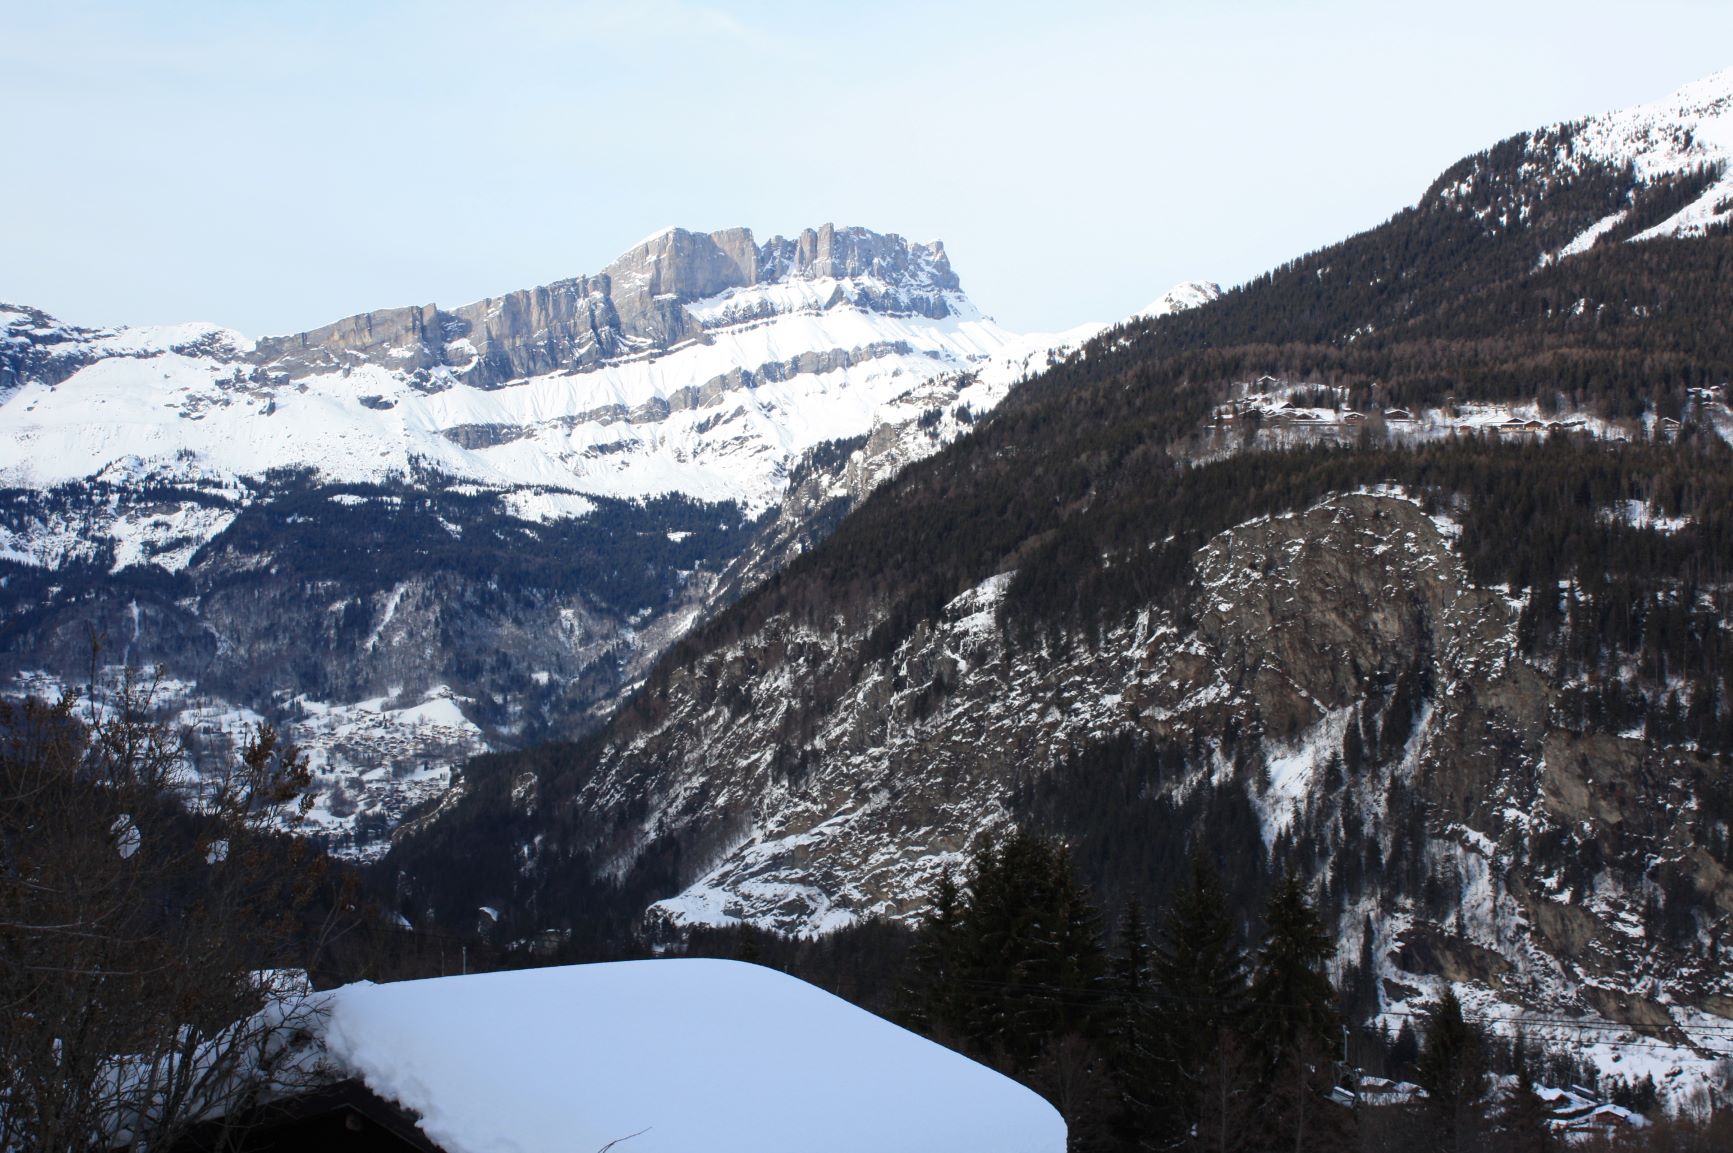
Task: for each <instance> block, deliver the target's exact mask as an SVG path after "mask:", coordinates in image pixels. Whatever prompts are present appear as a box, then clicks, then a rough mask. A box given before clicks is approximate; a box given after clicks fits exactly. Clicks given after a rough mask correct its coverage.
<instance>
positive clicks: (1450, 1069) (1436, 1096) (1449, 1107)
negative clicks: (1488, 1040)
mask: <svg viewBox="0 0 1733 1153" xmlns="http://www.w3.org/2000/svg"><path fill="white" fill-rule="evenodd" d="M1417 1073H1418V1076H1419V1078H1420V1084H1421V1087H1423V1088H1424V1089H1425V1090H1426V1092H1427V1095H1428V1101H1427V1104H1428V1106H1429V1108H1430V1110H1431V1113H1432V1119H1433V1132H1434V1134H1435V1137H1436V1140H1437V1147H1438V1148H1439V1150H1441V1151H1442V1153H1465V1151H1466V1150H1469V1149H1472V1148H1474V1147H1475V1143H1476V1140H1477V1139H1478V1137H1479V1128H1480V1125H1479V1109H1480V1106H1481V1099H1482V1098H1483V1097H1484V1096H1485V1094H1486V1083H1487V1059H1486V1045H1485V1042H1484V1041H1483V1040H1482V1038H1481V1036H1480V1032H1479V1031H1478V1030H1477V1029H1475V1027H1474V1026H1473V1025H1471V1024H1469V1022H1468V1021H1467V1020H1466V1019H1465V1018H1464V1017H1463V1015H1462V1003H1461V1002H1460V1001H1458V1000H1457V999H1456V992H1455V990H1453V989H1450V988H1448V987H1447V988H1446V989H1445V990H1444V996H1443V997H1441V998H1440V999H1439V1002H1438V1005H1437V1006H1436V1007H1435V1008H1434V1009H1433V1011H1432V1013H1431V1015H1430V1017H1429V1018H1428V1020H1427V1023H1426V1041H1425V1044H1424V1045H1423V1046H1422V1047H1421V1050H1420V1061H1419V1066H1418V1070H1417Z"/></svg>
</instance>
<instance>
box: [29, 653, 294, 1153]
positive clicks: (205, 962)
mask: <svg viewBox="0 0 1733 1153" xmlns="http://www.w3.org/2000/svg"><path fill="white" fill-rule="evenodd" d="M152 696H153V689H152V686H151V685H150V684H148V683H145V682H142V681H141V680H139V678H137V677H136V676H134V675H131V674H128V675H127V677H126V678H125V680H124V682H123V683H122V684H121V685H120V686H119V687H118V689H117V690H116V691H115V693H114V694H113V699H112V701H111V702H109V703H108V704H107V705H106V706H104V707H100V708H99V707H97V706H96V705H95V704H94V703H87V705H86V706H85V708H84V709H82V710H81V709H80V708H79V707H78V704H77V702H76V701H75V700H74V698H73V697H72V696H70V695H68V696H67V697H65V698H63V699H62V700H61V701H59V702H58V703H57V704H45V703H42V702H38V701H27V702H24V703H22V704H15V703H9V702H0V1153H10V1151H12V1150H20V1149H52V1150H56V1151H60V1150H82V1149H92V1148H102V1149H108V1148H112V1147H114V1146H115V1145H126V1144H129V1143H134V1144H137V1145H139V1146H143V1147H148V1148H151V1149H160V1148H164V1147H166V1146H167V1145H168V1144H170V1143H172V1141H173V1139H174V1137H175V1136H176V1135H177V1134H179V1133H181V1132H183V1131H184V1130H185V1128H186V1127H187V1126H189V1125H191V1124H194V1123H197V1122H198V1121H200V1120H203V1119H207V1118H211V1117H225V1116H228V1117H234V1116H238V1115H240V1114H241V1113H242V1112H244V1108H243V1107H244V1105H245V1104H246V1103H247V1100H248V1099H249V1097H250V1095H252V1094H255V1093H257V1091H258V1089H259V1085H260V1078H261V1076H263V1077H265V1078H266V1079H268V1078H269V1077H270V1076H271V1075H272V1070H271V1068H270V1067H271V1066H272V1065H273V1064H274V1063H279V1062H283V1061H286V1060H292V1059H293V1058H294V1052H293V1049H292V1047H291V1046H289V1045H287V1044H286V1041H287V1032H286V1030H288V1029H291V1028H293V1027H294V1026H295V1025H296V1023H297V1017H298V1016H299V1015H300V1014H301V1012H302V1011H303V1010H304V1009H306V1008H309V1007H310V1002H308V1001H307V997H308V988H307V985H306V983H305V981H304V980H292V979H288V978H287V977H285V976H284V975H282V974H270V973H265V972H262V971H261V970H264V969H267V968H268V967H270V966H273V965H277V964H281V963H282V961H281V958H282V957H283V956H284V946H285V945H286V944H287V942H288V941H289V940H290V939H291V937H292V936H293V935H295V934H296V933H298V932H300V930H301V927H302V926H301V923H300V919H301V918H302V917H303V916H304V914H305V908H306V904H307V901H308V900H309V898H310V897H311V895H312V893H313V892H314V890H315V888H316V887H317V885H318V883H319V881H320V877H319V870H320V868H321V861H322V858H321V857H319V855H318V854H316V853H314V852H312V851H311V850H310V849H309V850H305V851H302V850H298V849H297V848H296V847H295V844H294V843H292V842H286V841H285V838H283V837H282V836H281V835H280V832H279V830H280V829H281V828H282V826H283V824H284V823H285V822H287V823H290V824H292V823H293V822H294V821H295V820H296V819H298V817H299V816H301V815H304V814H305V811H306V810H305V807H304V806H300V805H297V804H296V798H297V797H299V796H300V795H301V794H302V793H303V792H304V790H305V788H306V785H307V783H308V779H309V775H308V771H307V766H306V762H305V760H304V759H303V758H302V757H300V756H299V755H298V754H297V753H296V752H295V751H294V750H293V749H292V748H288V747H285V746H283V745H281V744H280V743H279V742H278V740H277V737H276V735H275V733H273V732H272V731H271V730H270V729H269V728H268V727H260V728H259V729H257V730H256V731H254V732H253V733H252V734H251V736H250V737H249V739H248V740H247V741H246V742H245V743H244V746H243V747H242V748H241V750H240V752H239V755H238V757H237V758H235V759H234V761H233V762H232V763H231V764H229V765H227V766H226V767H225V768H224V769H223V770H221V771H219V772H216V773H214V774H205V775H199V776H195V775H194V774H192V773H191V771H190V770H189V769H188V768H187V767H186V761H185V758H184V757H183V756H182V755H181V748H180V743H179V741H177V740H176V739H175V738H174V737H173V736H172V735H171V734H170V733H168V732H167V730H166V729H165V728H164V727H163V726H162V725H160V724H158V723H155V722H154V721H153V720H152V718H151V715H150V714H151V705H152Z"/></svg>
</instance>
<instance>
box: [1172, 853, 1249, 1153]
mask: <svg viewBox="0 0 1733 1153" xmlns="http://www.w3.org/2000/svg"><path fill="white" fill-rule="evenodd" d="M1152 969H1153V976H1154V981H1155V994H1156V1009H1157V1014H1158V1019H1159V1024H1160V1030H1161V1045H1160V1048H1159V1074H1160V1075H1159V1089H1160V1092H1161V1096H1162V1098H1163V1106H1164V1108H1163V1110H1162V1112H1163V1114H1164V1115H1165V1116H1166V1117H1167V1118H1168V1119H1169V1124H1168V1125H1167V1126H1166V1130H1167V1132H1166V1136H1167V1137H1168V1138H1169V1139H1174V1138H1183V1137H1185V1136H1187V1135H1189V1134H1194V1133H1196V1134H1199V1135H1200V1136H1201V1135H1202V1134H1206V1133H1208V1134H1213V1135H1215V1136H1217V1137H1218V1138H1219V1140H1220V1141H1221V1142H1228V1143H1231V1142H1232V1141H1233V1140H1235V1139H1237V1136H1238V1134H1239V1132H1240V1130H1241V1128H1242V1126H1241V1124H1240V1121H1239V1118H1240V1115H1241V1114H1242V1113H1243V1112H1244V1105H1243V1103H1242V1098H1243V1097H1244V1096H1246V1095H1247V1094H1249V1091H1250V1084H1249V1083H1248V1078H1247V1077H1246V1075H1245V1074H1246V1072H1247V1069H1248V1067H1249V1065H1248V1060H1247V1057H1248V1053H1247V1047H1246V1045H1245V1044H1244V1040H1243V1038H1242V1037H1241V1036H1240V1035H1239V1030H1240V1029H1241V1027H1242V1025H1243V1023H1244V1013H1245V1005H1246V963H1245V953H1244V951H1243V950H1242V949H1241V948H1240V945H1239V942H1238V940H1237V939H1236V935H1235V932H1234V923H1233V917H1232V915H1231V914H1230V913H1229V910H1228V898H1227V894H1226V893H1225V892H1224V891H1223V889H1222V885H1221V881H1220V880H1219V879H1218V877H1217V876H1216V872H1215V870H1214V869H1213V868H1212V867H1211V866H1210V864H1209V862H1208V860H1207V859H1206V858H1205V857H1204V855H1203V853H1202V852H1201V851H1194V852H1193V854H1192V859H1191V880H1190V884H1188V885H1187V887H1186V888H1185V889H1183V890H1182V891H1181V892H1180V893H1179V895H1178V896H1177V897H1176V898H1175V899H1174V902H1173V905H1172V907H1171V908H1170V909H1169V910H1168V914H1167V919H1166V923H1165V924H1164V926H1163V928H1162V934H1161V945H1160V947H1159V949H1158V950H1157V951H1156V953H1155V956H1154V960H1153V965H1152Z"/></svg>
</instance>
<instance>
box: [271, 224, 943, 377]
mask: <svg viewBox="0 0 1733 1153" xmlns="http://www.w3.org/2000/svg"><path fill="white" fill-rule="evenodd" d="M797 283H798V284H801V285H804V286H805V287H806V288H807V289H808V291H806V292H804V293H797V294H795V297H794V298H793V302H794V303H798V304H799V305H802V306H804V307H805V308H806V309H808V310H812V309H817V310H822V309H825V308H834V307H837V306H839V305H844V304H847V305H852V306H855V307H858V308H861V309H865V310H867V311H872V312H879V313H884V314H887V315H893V316H904V315H918V316H925V317H928V318H930V319H935V320H936V319H941V318H943V317H946V316H950V315H953V314H955V313H957V312H958V310H959V308H966V307H967V306H966V304H964V302H962V301H960V300H958V299H957V297H959V296H960V294H961V291H962V286H961V283H960V282H959V281H958V279H957V276H956V273H955V272H953V271H952V270H951V266H950V261H949V260H948V259H947V258H946V256H945V250H944V245H943V243H942V242H937V241H935V242H933V243H931V244H917V243H913V242H910V241H907V240H904V239H903V238H902V237H900V236H897V235H894V234H881V233H876V232H872V231H870V230H868V229H865V228H840V229H839V228H837V227H835V226H834V225H831V224H825V225H823V226H822V227H820V228H817V229H811V228H809V229H806V230H805V231H803V232H801V233H800V234H799V235H798V236H795V237H793V238H784V237H781V236H775V237H772V238H771V239H770V240H769V241H767V242H766V243H764V244H762V245H760V244H758V243H757V242H756V240H755V239H754V237H753V234H752V230H751V229H748V228H728V229H723V230H720V231H717V232H711V233H702V232H690V231H688V230H686V229H683V228H669V229H665V230H663V231H662V232H659V233H657V234H655V235H654V236H651V237H648V238H647V239H645V240H643V241H641V242H640V243H638V244H637V245H636V246H634V247H633V248H632V249H630V250H629V251H627V252H626V253H624V254H623V255H621V256H620V257H619V258H618V259H616V260H614V261H613V263H611V264H609V265H608V266H607V267H606V268H605V269H603V270H602V271H601V272H600V273H597V274H596V275H594V276H581V277H574V278H572V279H568V280H561V281H556V282H554V283H553V284H548V285H543V286H540V287H537V288H530V289H522V290H519V291H517V292H512V293H507V294H506V295H504V296H498V297H488V298H486V299H484V300H479V301H476V302H475V303H473V304H466V305H463V306H461V307H458V308H455V309H452V310H449V311H447V310H444V309H441V308H440V307H439V306H438V305H434V304H426V305H421V306H418V307H409V308H394V309H385V310H381V311H378V312H369V313H362V314H360V315H357V316H351V317H346V318H344V319H343V320H340V321H337V322H335V323H333V324H330V325H326V326H324V327H323V328H317V329H313V330H311V331H309V332H303V333H297V334H294V335H291V336H286V337H270V338H266V339H264V340H261V341H260V342H259V345H258V349H257V351H256V353H255V356H254V360H255V362H256V363H258V364H260V365H262V366H265V367H268V368H270V369H272V370H273V371H278V372H283V373H286V374H287V375H288V376H289V377H291V378H299V377H301V376H305V375H309V374H312V373H315V372H319V371H326V370H329V369H331V368H334V367H341V366H343V365H346V364H352V363H354V362H355V361H357V360H367V361H376V360H379V359H380V358H387V359H390V360H395V361H396V362H398V367H401V368H405V369H409V370H428V371H431V370H436V369H444V370H448V371H450V372H452V373H454V374H457V375H459V376H461V377H462V378H463V379H464V380H465V381H466V382H467V383H470V384H472V385H475V386H477V387H482V388H486V387H490V386H494V385H498V384H503V383H505V382H506V381H509V380H515V379H521V378H524V377H530V376H536V375H540V374H542V373H547V372H556V371H578V372H581V371H587V370H590V369H593V368H596V367H598V366H600V365H602V364H605V363H608V362H610V361H615V360H621V359H628V358H632V357H637V356H646V355H647V356H655V355H658V354H660V353H663V352H667V351H671V350H673V349H676V348H678V347H680V346H682V345H684V344H686V343H688V342H691V341H694V340H700V341H701V340H703V339H704V338H705V335H706V333H707V332H708V331H710V330H711V329H713V328H715V327H717V326H718V325H719V324H728V323H738V322H740V321H742V320H756V319H764V318H765V317H768V316H771V315H774V314H776V313H777V312H778V311H782V310H783V309H784V306H786V305H788V304H789V303H791V301H790V300H786V299H785V300H777V299H775V298H773V297H771V296H767V295H765V294H764V293H755V292H753V291H752V290H754V289H760V288H763V287H766V286H773V285H792V284H797ZM742 293H745V297H744V298H743V299H738V300H734V301H733V306H732V307H727V308H723V309H720V310H718V309H711V310H708V311H706V312H703V313H700V312H695V311H694V310H692V309H689V308H688V307H687V306H688V305H692V304H695V303H697V302H699V301H703V300H706V299H709V298H716V297H724V296H726V297H729V298H735V297H738V296H740V294H742Z"/></svg>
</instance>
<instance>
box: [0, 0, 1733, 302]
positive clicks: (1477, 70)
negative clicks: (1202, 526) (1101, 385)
mask: <svg viewBox="0 0 1733 1153" xmlns="http://www.w3.org/2000/svg"><path fill="white" fill-rule="evenodd" d="M1418 7H1419V6H1416V5H1406V4H1397V3H1391V2H1389V0H1384V2H1381V3H1348V2H1330V3H1308V4H1298V3H1287V4H1283V3H1273V2H1253V0H1246V2H1239V3H1234V2H1227V0H1218V2H1215V3H1207V4H1206V3H1191V4H1175V3H1157V2H1148V0H1146V2H1144V3H1124V4H1120V3H1089V2H1087V0H1071V2H1068V3H1046V4H1023V3H1015V2H1009V0H1001V2H999V3H943V2H929V3H903V2H899V0H884V2H878V3H858V4H829V3H771V2H764V3H723V2H720V0H718V2H715V3H705V2H701V0H618V2H616V3H611V4H592V3H587V2H574V3H552V2H539V3H538V2H511V0H504V2H494V0H488V2H482V3H476V2H474V0H471V2H470V3H466V4H452V3H442V2H427V3H408V2H404V3H374V4H368V3H362V2H360V0H352V2H349V3H288V2H277V3H265V2H263V0H258V2H253V0H222V2H197V0H180V2H174V3H169V2H163V3H130V4H123V3H96V2H91V3H81V2H79V0H56V2H54V3H51V4H44V3H25V2H23V0H0V107H3V108H4V109H5V110H6V112H7V114H8V125H9V128H10V131H9V133H8V140H7V142H6V148H5V156H6V160H5V165H4V175H3V176H0V229H3V230H4V231H3V233H0V235H3V236H4V243H3V244H0V299H4V300H12V301H16V302H23V303H30V304H35V305H37V306H39V307H43V308H47V309H48V310H49V311H51V312H54V313H56V314H57V315H59V316H61V317H62V318H63V319H65V320H68V321H74V322H80V323H118V322H135V323H155V322H167V321H176V320H192V319H199V320H212V321H217V322H220V323H224V324H229V325H232V326H234V327H237V328H240V329H241V330H242V331H244V332H247V333H249V334H252V335H263V334H267V333H274V332H285V331H292V330H296V329H301V328H305V327H310V326H312V325H316V324H319V323H323V322H325V321H328V320H332V319H335V318H337V317H340V316H343V315H347V314H350V313H354V312H358V311H362V310H365V309H369V308H378V307H384V306H389V305H396V304H409V303H420V302H426V301H437V302H439V303H441V304H445V305H456V304H461V303H464V302H467V301H470V300H474V299H476V298H478V297H481V296H485V295H489V294H492V293H497V292H502V291H506V290H510V289H513V288H519V287H524V286H527V285H531V284H537V283H544V282H546V281H549V280H553V279H557V278H559V277H562V276H572V275H576V274H579V273H584V272H593V271H595V270H597V269H599V268H600V267H602V266H603V265H604V264H606V263H607V262H608V261H609V260H610V259H612V258H613V257H614V256H615V255H617V254H618V253H619V252H620V251H621V250H623V249H624V248H626V247H627V246H629V245H631V244H632V243H633V242H635V241H637V240H638V239H640V238H641V237H642V236H644V235H646V234H648V233H650V232H653V231H655V230H656V229H658V228H660V227H662V226H664V225H669V224H679V225H682V226H685V227H688V228H693V229H713V228H723V227H728V226H731V225H738V224H744V225H748V226H750V227H751V228H753V229H754V231H756V232H757V233H758V234H759V236H760V238H761V239H762V238H765V237H768V236H770V235H771V234H773V233H776V232H782V233H789V232H793V231H796V230H798V229H800V228H801V227H803V226H807V225H816V224H819V223H822V222H823V221H826V220H831V221H835V222H836V223H838V224H861V225H865V226H867V227H870V228H875V229H878V230H881V231H889V232H899V233H902V234H904V235H907V236H912V237H915V238H918V239H930V238H933V237H940V238H943V239H944V241H945V242H946V246H947V248H948V249H949V250H950V252H951V257H952V262H953V264H954V265H955V266H956V268H957V271H958V273H959V275H961V277H962V279H963V286H964V288H965V289H967V290H968V291H969V293H970V294H971V295H972V296H973V297H974V298H975V299H976V301H977V302H978V303H979V304H980V305H981V306H982V307H983V308H985V309H986V310H987V311H989V312H991V313H993V314H994V315H996V316H997V317H998V318H999V319H1000V320H1001V321H1003V322H1005V323H1006V324H1008V325H1011V326H1012V327H1015V328H1020V329H1034V328H1061V327H1067V326H1069V325H1072V324H1075V323H1077V322H1079V321H1083V320H1090V319H1100V320H1109V319H1115V318H1117V317H1119V316H1122V315H1124V314H1125V313H1127V312H1130V311H1131V310H1133V309H1135V308H1137V307H1139V306H1141V305H1143V304H1145V303H1146V302H1148V301H1149V300H1150V299H1152V298H1154V297H1155V296H1158V295H1159V294H1160V293H1161V292H1163V291H1165V290H1166V289H1167V288H1168V287H1169V286H1170V285H1172V284H1173V283H1174V282H1176V281H1179V280H1182V279H1188V278H1193V277H1197V278H1207V279H1215V280H1220V281H1222V282H1223V283H1224V284H1227V283H1233V282H1237V281H1240V280H1244V279H1245V278H1247V277H1249V276H1252V275H1254V274H1256V273H1258V272H1260V271H1262V270H1263V269H1265V268H1267V267H1269V266H1271V265H1273V264H1275V263H1278V262H1280V261H1282V260H1284V259H1287V258H1288V257H1291V256H1295V255H1298V254H1299V253H1300V252H1302V251H1304V250H1306V249H1308V248H1313V247H1316V246H1318V245H1320V244H1324V243H1328V242H1330V241H1332V240H1336V239H1339V238H1340V237H1342V236H1344V235H1346V234H1348V233H1350V232H1353V231H1357V230H1359V229H1361V228H1365V227H1369V226H1371V225H1373V224H1376V223H1377V222H1379V221H1380V220H1382V219H1384V218H1385V217H1386V216H1388V215H1389V214H1390V213H1391V212H1393V211H1395V210H1397V209H1398V208H1400V207H1402V206H1403V205H1405V204H1408V203H1412V202H1413V201H1414V200H1415V199H1416V198H1417V197H1418V196H1419V194H1420V193H1421V192H1422V191H1423V190H1424V188H1425V187H1426V185H1427V184H1428V183H1429V182H1430V180H1431V179H1432V177H1434V176H1435V175H1437V174H1438V173H1439V172H1440V171H1441V170H1443V169H1444V168H1445V167H1447V166H1448V165H1449V164H1450V163H1451V162H1452V161H1454V160H1456V159H1457V158H1458V157H1460V156H1462V155H1464V154H1466V153H1468V152H1471V151H1474V150H1476V149H1478V148H1481V147H1484V146H1486V145H1489V144H1491V143H1493V142H1494V141H1496V140H1497V139H1499V138H1501V137H1503V136H1506V135H1509V134H1511V133H1513V132H1517V131H1520V130H1522V129H1525V128H1529V127H1534V126H1538V125H1540V124H1543V123H1547V122H1551V121H1554V120H1560V119H1566V118H1570V117H1574V116H1579V115H1585V114H1588V113H1593V112H1597V111H1604V110H1606V109H1608V108H1613V107H1619V106H1623V105H1627V104H1633V103H1638V102H1641V101H1644V100H1648V99H1653V98H1657V97H1660V96H1663V95H1665V94H1666V93H1668V92H1669V91H1671V90H1672V89H1674V88H1676V87H1678V86H1679V85H1680V84H1683V83H1685V82H1686V81H1689V80H1692V79H1696V78H1697V77H1699V76H1702V75H1706V74H1708V73H1710V72H1714V71H1716V70H1718V69H1721V68H1724V67H1727V66H1729V65H1730V64H1733V5H1730V4H1725V3H1711V2H1704V0H1699V2H1683V0H1681V2H1671V3H1669V2H1660V0H1649V2H1646V3H1644V4H1642V5H1632V4H1629V3H1617V4H1614V3H1599V2H1596V0H1573V2H1570V3H1552V2H1545V3H1513V2H1510V0H1505V2H1502V3H1482V2H1479V0H1461V2H1453V3H1450V4H1439V5H1427V6H1425V10H1424V11H1410V10H1411V9H1416V8H1418Z"/></svg>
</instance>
